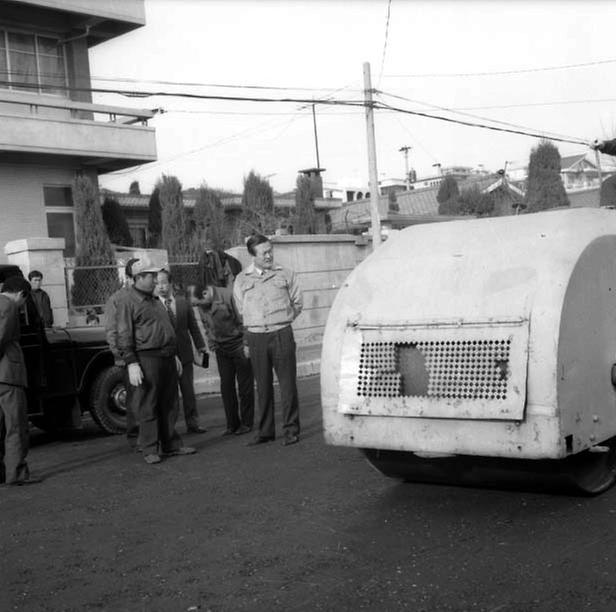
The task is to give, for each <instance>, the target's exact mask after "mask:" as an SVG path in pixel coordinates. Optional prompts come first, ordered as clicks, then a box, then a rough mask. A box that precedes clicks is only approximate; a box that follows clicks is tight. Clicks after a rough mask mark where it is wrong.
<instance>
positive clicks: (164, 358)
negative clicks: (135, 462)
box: [117, 256, 196, 464]
mask: <svg viewBox="0 0 616 612" xmlns="http://www.w3.org/2000/svg"><path fill="white" fill-rule="evenodd" d="M161 269H162V266H160V265H158V266H157V265H154V263H153V262H152V261H151V260H150V259H149V258H148V257H145V256H144V257H142V258H140V259H138V260H137V261H136V262H134V263H133V265H132V273H133V286H132V287H131V288H130V289H129V290H128V291H127V292H126V294H125V295H124V296H122V298H121V299H120V300H119V301H118V309H117V320H118V348H119V351H120V355H121V357H122V359H123V360H124V362H125V363H126V367H127V370H128V379H129V383H130V384H131V385H132V386H133V389H132V392H133V394H134V405H135V406H136V407H137V411H138V419H139V446H140V447H141V452H142V453H143V458H144V459H145V462H146V463H149V464H155V463H160V461H161V454H162V455H191V454H193V453H195V452H196V450H195V449H194V448H191V447H188V446H182V441H181V438H180V436H179V435H178V433H177V431H176V430H175V422H176V420H177V410H178V371H179V370H180V369H181V363H180V360H179V359H178V357H177V342H176V336H175V330H174V329H173V325H172V323H171V320H170V319H169V315H168V314H167V311H166V310H165V307H164V306H163V305H162V304H161V302H160V300H159V299H158V298H157V297H155V296H154V289H155V287H156V282H157V280H156V278H157V274H158V272H159V271H160V270H161Z"/></svg>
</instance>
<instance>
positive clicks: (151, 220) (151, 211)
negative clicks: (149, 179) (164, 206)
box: [148, 186, 163, 249]
mask: <svg viewBox="0 0 616 612" xmlns="http://www.w3.org/2000/svg"><path fill="white" fill-rule="evenodd" d="M162 223H163V222H162V216H161V208H160V189H159V187H158V186H156V187H155V188H154V191H152V195H151V196H150V201H149V202H148V247H150V248H153V249H157V248H158V247H160V239H161V232H162Z"/></svg>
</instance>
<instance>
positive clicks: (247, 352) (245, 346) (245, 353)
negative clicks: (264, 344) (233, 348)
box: [244, 344, 250, 359]
mask: <svg viewBox="0 0 616 612" xmlns="http://www.w3.org/2000/svg"><path fill="white" fill-rule="evenodd" d="M244 357H246V359H250V349H249V348H248V345H247V344H244Z"/></svg>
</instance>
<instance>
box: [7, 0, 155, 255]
mask: <svg viewBox="0 0 616 612" xmlns="http://www.w3.org/2000/svg"><path fill="white" fill-rule="evenodd" d="M144 23H145V12H144V3H143V0H122V1H121V2H120V1H118V0H95V1H94V0H5V1H3V2H2V10H1V11H0V209H1V210H2V213H3V219H4V220H3V223H2V224H0V258H2V260H3V261H6V256H5V253H4V248H3V247H4V246H5V244H6V243H7V242H9V241H14V240H16V239H20V238H24V239H25V238H30V237H41V238H64V240H65V244H66V248H65V251H64V255H65V256H66V257H72V256H73V255H74V251H75V225H74V209H73V199H72V188H71V185H72V183H73V180H74V179H75V176H76V175H86V176H88V177H90V178H91V180H92V181H93V182H94V184H95V185H97V183H98V175H99V174H103V173H105V172H109V171H112V170H119V169H122V168H129V167H131V166H135V165H138V164H142V163H146V162H151V161H154V160H156V141H155V134H154V128H151V127H148V126H147V125H146V124H147V120H148V119H150V118H151V117H152V116H153V113H152V111H147V110H140V109H135V108H126V107H116V106H108V105H101V104H93V103H92V95H91V92H90V89H91V87H92V85H91V78H90V68H89V57H88V49H89V48H90V47H92V46H94V45H98V44H101V43H104V42H106V41H108V40H110V39H112V38H114V37H116V36H120V35H122V34H124V33H126V32H129V31H131V30H134V29H135V28H139V27H141V26H143V25H144Z"/></svg>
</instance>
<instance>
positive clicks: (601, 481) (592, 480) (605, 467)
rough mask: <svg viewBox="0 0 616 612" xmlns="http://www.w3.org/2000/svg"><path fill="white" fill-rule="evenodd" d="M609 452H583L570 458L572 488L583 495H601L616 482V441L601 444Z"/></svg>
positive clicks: (568, 460) (569, 472) (569, 467)
mask: <svg viewBox="0 0 616 612" xmlns="http://www.w3.org/2000/svg"><path fill="white" fill-rule="evenodd" d="M601 446H606V447H608V449H609V450H607V451H606V452H603V453H591V452H589V451H583V452H581V453H579V454H578V455H573V456H572V457H568V458H567V459H565V460H564V461H565V462H567V463H568V466H567V468H568V469H567V475H568V477H569V480H570V482H571V485H572V487H573V488H574V489H575V491H576V492H577V493H580V494H582V495H599V493H603V491H607V489H609V488H610V487H611V486H612V485H613V484H614V483H615V482H616V440H615V439H614V438H612V439H611V440H608V441H606V442H604V443H603V444H601Z"/></svg>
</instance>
